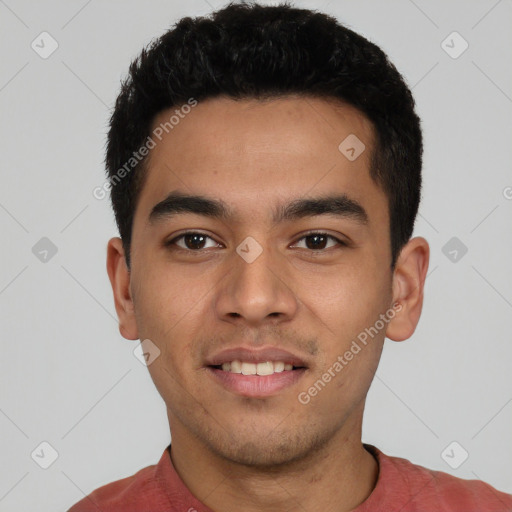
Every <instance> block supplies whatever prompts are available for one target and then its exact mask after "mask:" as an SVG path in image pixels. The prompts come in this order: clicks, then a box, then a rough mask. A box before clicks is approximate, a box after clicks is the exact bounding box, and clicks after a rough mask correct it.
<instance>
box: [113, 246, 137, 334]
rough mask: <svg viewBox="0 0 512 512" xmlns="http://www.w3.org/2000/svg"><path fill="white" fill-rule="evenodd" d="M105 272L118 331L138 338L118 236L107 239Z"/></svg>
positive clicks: (128, 279)
mask: <svg viewBox="0 0 512 512" xmlns="http://www.w3.org/2000/svg"><path fill="white" fill-rule="evenodd" d="M107 272H108V277H109V279H110V284H111V285H112V291H113V292H114V303H115V306H116V311H117V316H118V318H119V332H120V333H121V336H123V338H126V339H127V340H138V339H139V335H138V330H137V324H136V322H135V310H134V306H133V300H132V295H131V292H130V271H129V270H128V267H127V265H126V260H125V256H124V249H123V243H122V241H121V239H120V238H118V237H114V238H111V239H110V240H109V241H108V245H107Z"/></svg>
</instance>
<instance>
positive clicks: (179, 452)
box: [171, 409, 379, 512]
mask: <svg viewBox="0 0 512 512" xmlns="http://www.w3.org/2000/svg"><path fill="white" fill-rule="evenodd" d="M361 424H362V409H361V411H359V412H358V414H356V415H355V417H354V415H353V416H352V418H350V419H348V420H347V422H346V423H345V425H344V426H343V428H342V429H340V431H338V432H337V433H336V434H335V435H333V437H332V438H331V439H330V440H329V442H327V443H326V444H325V445H324V446H323V448H322V449H319V450H316V451H315V452H314V453H311V454H309V455H308V456H307V457H305V458H302V459H301V460H298V461H291V462H290V463H288V464H285V465H280V466H279V467H271V468H269V467H267V468H264V469H262V468H255V467H251V466H246V465H241V464H238V463H236V462H233V461H231V460H228V459H226V458H222V457H220V456H219V455H218V454H215V453H213V452H212V451H211V450H210V449H209V448H208V446H206V445H205V444H203V443H202V442H201V441H200V440H198V438H197V437H195V436H193V435H191V434H190V433H189V432H188V431H187V430H186V429H184V426H183V425H182V424H180V423H179V422H176V421H173V422H172V429H171V430H172V443H171V460H172V463H173V465H174V468H175V469H176V472H177V473H178V475H179V476H180V478H181V479H182V481H183V482H184V483H185V485H186V486H187V488H188V489H189V490H190V492H191V493H192V494H193V495H194V496H195V497H196V498H197V499H199V501H201V502H202V503H204V504H205V505H206V506H208V507H209V508H211V509H212V510H214V511H220V510H222V512H235V511H236V512H238V511H239V510H241V509H243V510H244V512H261V511H265V512H274V511H275V512H277V511H279V512H282V511H283V510H290V509H295V510H296V509H302V510H322V511H324V512H331V511H332V512H349V511H351V510H353V509H354V508H356V507H357V506H358V505H359V504H361V503H362V502H363V501H365V500H366V499H367V498H368V496H369V495H370V494H371V492H372V491H373V489H374V487H375V484H376V482H377V477H378V472H379V468H378V463H377V461H376V460H375V458H374V457H373V455H371V454H370V453H369V452H368V451H366V450H365V448H364V446H363V444H362V442H361Z"/></svg>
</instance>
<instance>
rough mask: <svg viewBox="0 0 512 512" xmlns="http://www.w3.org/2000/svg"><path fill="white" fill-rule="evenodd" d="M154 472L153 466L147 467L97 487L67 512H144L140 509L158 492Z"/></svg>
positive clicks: (154, 467)
mask: <svg viewBox="0 0 512 512" xmlns="http://www.w3.org/2000/svg"><path fill="white" fill-rule="evenodd" d="M155 470H156V466H155V465H153V466H148V467H146V468H143V469H141V470H139V471H137V473H135V474H134V475H131V476H129V477H126V478H122V479H121V480H116V481H115V482H111V483H109V484H106V485H104V486H102V487H99V488H98V489H96V490H94V491H93V492H91V493H90V494H88V495H87V496H85V497H84V498H83V499H81V500H80V501H79V502H78V503H76V504H75V505H73V506H72V507H71V508H70V509H69V510H68V512H98V509H100V510H104V511H105V512H106V511H108V512H115V511H118V510H119V511H122V512H131V511H132V510H133V511H135V510H137V511H139V510H144V508H141V507H144V505H147V504H148V498H149V497H150V496H151V495H156V493H157V492H158V489H157V484H156V478H155Z"/></svg>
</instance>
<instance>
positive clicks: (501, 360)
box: [0, 0, 512, 512]
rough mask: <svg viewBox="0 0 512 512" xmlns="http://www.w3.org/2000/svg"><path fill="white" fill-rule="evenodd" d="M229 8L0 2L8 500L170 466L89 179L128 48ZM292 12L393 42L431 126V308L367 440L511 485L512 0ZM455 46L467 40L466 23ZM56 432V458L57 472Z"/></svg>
mask: <svg viewBox="0 0 512 512" xmlns="http://www.w3.org/2000/svg"><path fill="white" fill-rule="evenodd" d="M262 3H270V2H262ZM222 5H224V2H221V1H216V0H208V1H205V0H196V1H190V2H186V3H185V2H177V1H169V0H166V1H151V2H134V1H130V2H128V1H122V2H121V1H113V0H112V1H103V2H99V1H97V0H96V1H95V0H92V1H91V0H89V1H86V0H76V1H69V0H68V1H63V0H60V1H57V0H55V1H52V2H49V1H47V2H28V1H15V0H5V1H3V0H0V34H1V36H0V37H1V44H0V52H1V55H2V67H1V70H0V108H1V119H2V123H1V127H0V130H1V134H0V140H1V141H2V152H1V160H0V166H1V183H2V186H1V189H0V229H1V234H2V241H3V243H2V250H1V270H0V311H1V326H0V327H1V340H2V357H1V358H0V365H1V366H0V374H1V380H2V381H1V388H0V429H1V435H0V453H1V457H0V459H1V461H2V467H1V473H0V510H1V511H9V512H16V511H26V510H34V509H37V510H39V511H40V512H45V511H56V510H57V511H63V510H66V509H67V507H69V506H70V505H71V504H72V503H74V502H76V501H77V500H79V499H81V498H82V497H83V496H84V493H88V492H90V491H92V490H93V489H95V488H97V487H98V486H100V485H103V484H105V483H107V482H110V481H113V480H116V479H119V478H122V477H125V476H128V475H131V474H133V473H134V472H136V471H137V470H138V469H140V468H142V467H144V466H147V465H149V464H153V463H156V462H157V461H158V459H159V457H160V455H161V453H162V451H163V449H164V448H165V446H166V445H167V443H168V442H169V440H170V435H169V432H168V425H167V417H166V415H165V408H164V404H163V401H162V400H161V398H160V396H159V395H158V393H157V391H156V390H155V389H154V387H153V384H152V382H151V380H150V377H149V374H148V371H147V369H146V368H145V367H144V366H143V365H142V364H141V363H140V362H139V361H138V360H137V359H136V358H135V357H134V355H133V350H134V349H135V347H136V346H137V345H138V342H135V341H127V340H124V339H123V338H122V337H121V336H120V334H119V332H118V329H117V320H116V315H115V310H114V306H113V300H112V293H111V289H110V284H109V282H108V278H107V274H106V270H105V255H106V250H105V249H106V243H107V240H108V238H110V237H111V236H114V235H116V234H117V232H116V229H115V224H114V222H113V215H112V213H111V211H110V206H109V202H108V199H104V200H97V199H95V198H94V197H93V195H92V190H93V189H94V187H96V186H101V185H102V184H103V182H104V174H103V173H104V167H103V156H104V153H103V150H104V141H105V133H106V129H107V122H108V117H109V108H110V107H111V106H112V105H113V102H114V100H115V97H116V94H117V92H118V87H119V79H120V77H121V76H124V74H125V73H126V71H127V67H128V64H129V62H130V60H131V59H132V58H133V57H135V56H136V55H137V54H138V53H139V51H140V50H141V48H142V46H143V45H145V44H147V43H149V42H150V40H151V39H152V38H154V37H157V36H159V35H160V34H162V33H163V32H164V31H165V30H166V29H167V28H168V27H170V26H171V25H172V24H173V23H174V22H175V21H176V20H177V19H178V18H180V17H182V16H184V15H191V16H195V15H202V14H206V13H207V12H209V11H210V10H211V8H212V7H213V8H217V7H220V6H222ZM296 5H297V6H304V7H312V8H317V9H319V10H324V11H326V12H328V13H331V14H334V15H336V16H337V17H338V18H339V19H340V20H341V21H342V22H344V23H345V24H347V25H348V26H350V27H351V28H353V29H354V30H356V31H358V32H360V33H361V34H363V35H365V36H366V37H368V38H369V39H371V40H372V41H374V42H375V43H377V44H379V45H380V46H381V47H382V48H383V49H384V50H385V51H386V52H387V53H388V55H389V56H390V58H391V60H392V61H393V62H394V63H395V64H396V66H397V67H398V69H399V70H400V71H401V72H402V73H403V75H404V76H405V78H406V80H407V82H408V83H409V84H410V86H411V87H412V88H413V93H414V95H415V98H416V101H417V105H418V112H419V114H420V116H421V118H422V121H423V128H424V137H425V158H424V181H425V186H424V193H423V203H422V206H421V211H420V216H419V218H418V222H417V225H416V230H415V233H416V234H417V235H422V236H425V237H426V238H427V240H428V241H429V242H430V244H431V249H432V257H431V265H430V270H429V276H428V278H427V283H426V298H425V305H424V311H423V316H422V319H421V321H420V324H419V326H418V329H417V331H416V333H415V334H414V336H413V337H412V339H411V340H408V341H406V342H402V343H395V342H391V341H389V340H386V342H385V348H384V353H383V357H382V361H381V364H380V366H379V369H378V372H377V375H376V377H375V380H374V383H373V385H372V387H371V390H370V393H369V396H368V402H367V410H366V416H365V421H364V436H363V440H364V441H365V442H369V443H371V444H375V445H377V446H378V447H379V448H380V449H381V450H383V451H384V452H385V453H387V454H390V455H395V456H400V457H404V458H407V459H409V460H411V461H413V462H415V463H417V464H420V465H424V466H427V467H430V468H434V469H438V470H441V471H445V472H448V473H452V474H454V475H456V476H459V477H462V478H480V479H482V480H485V481H487V482H489V483H491V484H492V485H493V486H495V487H497V488H498V489H500V490H503V491H507V492H510V493H512V462H511V461H512V442H511V434H510V433H511V432H512V404H511V401H512V383H511V371H510V365H511V360H512V343H511V336H510V328H511V327H512V322H511V318H512V315H511V313H512V272H511V271H510V261H512V258H511V256H512V229H511V227H512V222H511V218H512V217H511V214H512V200H511V198H512V188H510V187H512V173H511V171H510V162H511V161H512V155H511V153H512V149H511V148H512V144H511V141H512V137H511V135H512V134H511V132H512V123H511V122H510V119H511V118H510V115H511V111H512V99H511V95H512V94H511V89H512V87H511V86H512V76H511V75H512V73H511V70H512V31H511V30H510V27H511V26H512V23H511V21H512V2H511V1H510V0H502V1H495V0H478V1H471V2H469V1H465V2H462V1H460V2H455V1H452V2H444V1H429V2H427V1H420V0H415V1H414V2H413V1H408V0H400V1H398V0H396V1H387V2H379V1H377V0H375V1H358V2H355V1H330V2H329V1H320V0H319V1H298V2H296ZM43 31H47V32H49V33H50V34H51V36H52V37H53V38H54V39H55V40H56V41H57V42H58V45H59V47H58V49H57V50H56V51H55V52H54V53H53V54H52V55H50V56H49V57H48V58H47V59H43V58H41V57H40V56H39V54H38V53H36V52H35V51H34V50H33V49H32V48H31V43H32V41H33V40H36V43H37V42H38V41H40V38H39V39H38V36H39V34H40V33H41V32H43ZM453 31H457V32H458V33H460V35H461V36H462V37H463V38H464V40H466V41H467V42H468V43H469V48H468V49H467V50H466V51H465V52H464V53H462V54H461V55H460V56H458V58H452V57H451V56H450V55H448V53H447V52H446V51H445V49H443V47H442V45H441V43H442V41H444V40H445V39H446V38H447V36H449V35H450V34H451V33H452V32H453ZM42 44H43V43H41V42H39V45H40V46H41V45H42ZM44 44H45V48H46V49H48V48H49V47H50V46H49V40H46V43H44ZM446 45H449V46H451V49H449V51H451V52H452V54H453V53H454V52H455V53H458V52H459V51H460V50H461V49H462V41H461V40H460V39H456V38H455V39H454V38H453V36H452V37H451V38H448V39H447V43H445V47H446ZM507 187H508V188H507ZM43 237H47V238H48V239H49V240H51V242H52V243H53V244H54V245H55V246H56V248H57V253H56V254H55V255H52V253H51V252H49V253H48V254H47V255H46V259H47V261H41V260H40V258H42V257H43V255H42V254H43V253H38V250H39V251H40V250H42V249H41V247H43V249H44V244H47V243H48V242H47V241H43V242H40V244H43V246H36V249H34V251H33V247H34V246H35V245H36V244H37V243H38V242H39V241H40V239H41V238H43ZM452 237H457V239H458V241H455V242H452V243H455V245H454V246H451V245H449V246H447V248H445V249H444V252H443V247H445V244H447V242H448V241H449V240H450V239H451V238H452ZM461 244H464V246H465V247H467V249H468V251H467V253H466V254H465V255H462V251H461V247H462V246H461ZM457 245H458V247H457ZM454 249H455V250H456V251H457V253H456V254H455V253H454V252H453V250H454ZM34 252H35V253H36V254H34ZM450 252H451V254H450ZM445 253H446V254H445ZM455 256H456V260H455V261H452V260H453V259H454V258H455ZM43 441H46V442H48V443H50V445H51V446H52V447H53V448H54V449H55V450H56V451H57V452H58V458H57V459H56V460H55V462H54V463H53V464H52V465H51V466H50V467H49V468H48V469H46V470H44V469H42V468H41V467H39V465H38V463H39V464H41V463H43V464H44V462H45V461H46V462H48V461H49V457H51V451H49V450H48V448H45V447H44V446H43V447H42V448H41V447H40V446H39V445H40V443H41V442H43ZM453 441H456V442H457V443H459V445H460V446H459V445H456V446H455V448H454V449H453V451H451V450H452V448H453V446H452V447H451V448H449V449H448V451H447V452H445V453H448V454H449V458H447V457H446V455H445V457H444V458H443V457H442V456H441V454H442V452H443V451H444V450H445V448H446V447H447V446H448V445H450V443H452V442H453ZM462 449H464V450H466V451H467V452H468V453H469V458H468V459H467V460H466V461H465V462H464V463H462V464H461V465H460V467H458V468H457V469H453V468H452V467H451V466H450V465H449V464H448V463H447V462H446V460H449V461H450V462H451V464H452V465H455V463H456V462H457V461H458V462H460V460H461V457H462V455H461V454H463V452H462ZM34 450H36V454H39V455H38V456H37V455H35V456H34V459H35V460H33V459H32V458H31V453H33V452H34ZM36 461H37V462H38V463H36Z"/></svg>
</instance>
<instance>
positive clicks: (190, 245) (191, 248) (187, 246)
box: [165, 231, 218, 252]
mask: <svg viewBox="0 0 512 512" xmlns="http://www.w3.org/2000/svg"><path fill="white" fill-rule="evenodd" d="M207 239H210V240H211V241H213V242H214V243H215V244H217V245H218V243H217V242H215V240H213V238H212V237H211V236H208V235H206V234H205V233H201V232H199V231H187V232H186V233H182V234H181V235H179V236H177V237H175V238H173V239H172V240H169V241H168V242H166V243H165V245H166V247H171V249H174V248H175V247H177V248H179V249H180V250H183V251H188V252H199V251H201V250H202V249H204V248H205V247H204V244H205V243H206V240H207ZM178 242H183V244H182V245H180V244H179V243H178Z"/></svg>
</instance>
